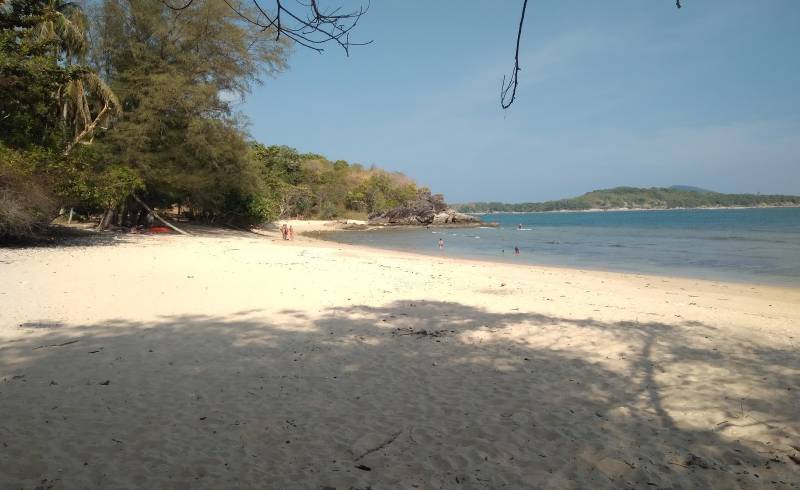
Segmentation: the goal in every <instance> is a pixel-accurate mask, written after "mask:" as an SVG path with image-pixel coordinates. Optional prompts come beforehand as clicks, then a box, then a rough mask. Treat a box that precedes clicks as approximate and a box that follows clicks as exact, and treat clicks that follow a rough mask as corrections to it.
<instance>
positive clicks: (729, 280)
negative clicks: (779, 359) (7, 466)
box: [300, 225, 800, 291]
mask: <svg viewBox="0 0 800 490" xmlns="http://www.w3.org/2000/svg"><path fill="white" fill-rule="evenodd" d="M419 228H425V227H390V228H386V227H376V228H370V229H358V230H348V229H346V228H339V229H334V228H333V225H331V227H325V228H319V229H316V228H312V229H309V230H306V231H304V232H302V233H301V234H300V235H302V236H303V237H305V238H307V239H309V240H313V241H318V242H321V243H328V244H331V245H337V246H344V247H352V248H355V249H359V250H366V251H378V252H381V251H382V252H386V253H389V254H404V255H408V256H410V257H416V258H420V259H422V258H425V259H428V260H430V259H442V260H454V261H463V262H468V263H484V264H502V265H505V266H514V267H533V268H544V269H552V270H568V271H591V272H598V273H608V274H618V275H621V276H638V277H650V278H653V279H657V278H671V279H679V280H688V281H703V282H706V283H717V284H719V283H722V284H736V285H742V286H757V287H770V288H778V289H784V290H790V291H791V290H800V284H797V285H794V284H786V283H778V282H777V281H776V282H756V281H752V280H746V279H737V278H735V277H724V278H723V277H720V278H718V279H714V278H708V277H698V276H691V275H681V274H672V273H664V274H659V273H657V272H651V271H648V272H636V271H625V270H617V269H607V268H603V267H600V266H586V267H577V266H569V265H551V264H540V263H530V262H516V261H514V259H513V255H509V256H508V257H507V258H503V257H497V258H496V259H493V258H488V257H487V258H477V257H458V256H450V255H440V254H438V253H437V252H436V251H435V250H433V249H432V250H431V252H430V253H426V252H419V251H409V250H400V249H394V248H386V247H381V246H369V245H356V244H350V243H343V242H338V241H336V240H328V239H325V238H323V237H322V236H320V235H322V234H326V233H340V232H341V233H346V232H349V231H362V232H380V231H382V230H386V231H397V230H402V229H419ZM455 228H458V227H451V229H455ZM461 228H462V229H465V230H471V229H474V227H461Z"/></svg>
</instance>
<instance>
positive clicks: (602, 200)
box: [455, 186, 800, 213]
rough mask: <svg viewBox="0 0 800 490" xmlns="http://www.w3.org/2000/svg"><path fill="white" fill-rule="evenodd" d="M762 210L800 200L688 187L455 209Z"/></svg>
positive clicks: (603, 191)
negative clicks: (761, 208) (741, 208)
mask: <svg viewBox="0 0 800 490" xmlns="http://www.w3.org/2000/svg"><path fill="white" fill-rule="evenodd" d="M760 206H800V196H782V195H762V194H723V193H720V192H713V191H707V190H704V189H698V188H692V187H688V186H673V187H651V188H639V187H615V188H613V189H601V190H595V191H591V192H587V193H586V194H583V195H581V196H578V197H573V198H571V199H559V200H556V201H545V202H527V203H516V204H508V203H502V202H471V203H465V204H458V205H455V208H456V209H457V210H458V211H460V212H462V213H535V212H544V211H588V210H611V209H678V208H726V207H760Z"/></svg>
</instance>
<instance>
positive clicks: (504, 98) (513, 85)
mask: <svg viewBox="0 0 800 490" xmlns="http://www.w3.org/2000/svg"><path fill="white" fill-rule="evenodd" d="M527 8H528V0H525V1H524V2H522V14H521V15H520V16H519V29H518V30H517V49H516V50H515V51H514V71H512V72H511V76H510V77H509V79H508V83H506V77H503V85H502V88H501V90H500V107H502V108H503V109H508V108H509V107H511V104H513V103H514V99H516V98H517V86H518V85H519V72H520V67H519V42H520V39H522V24H523V22H525V9H527ZM509 92H510V95H509Z"/></svg>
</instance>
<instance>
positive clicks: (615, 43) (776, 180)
mask: <svg viewBox="0 0 800 490" xmlns="http://www.w3.org/2000/svg"><path fill="white" fill-rule="evenodd" d="M330 2H334V3H338V2H337V1H336V0H330ZM330 2H329V4H330ZM683 3H684V8H682V9H680V10H677V9H676V8H675V2H674V1H672V0H648V1H642V0H607V1H603V2H587V1H585V0H558V1H549V2H545V1H540V0H530V2H529V7H528V15H527V17H526V23H525V32H524V34H523V40H522V54H521V66H522V72H521V74H520V89H519V95H518V100H517V102H516V103H515V104H514V105H513V106H512V107H511V109H509V110H508V111H503V110H501V109H500V106H499V92H500V83H501V80H502V77H503V75H504V74H506V73H508V72H509V71H510V69H511V67H512V63H513V48H514V42H515V35H516V26H517V20H518V15H519V10H520V8H521V1H515V0H514V1H512V0H502V1H498V0H493V1H490V0H486V1H477V0H474V1H473V0H462V1H458V2H455V1H450V2H445V1H426V2H422V1H390V0H373V2H372V5H371V8H370V11H369V12H368V14H367V15H366V16H364V17H363V18H362V21H361V23H360V25H359V26H358V28H357V34H356V36H357V37H358V38H360V39H363V40H369V39H372V40H374V43H373V44H371V45H369V46H364V47H357V48H354V49H353V50H352V52H351V55H350V57H349V58H347V57H345V55H344V53H343V52H342V51H341V50H339V49H337V48H335V47H334V46H330V47H329V48H328V49H327V50H326V52H325V53H323V54H321V55H319V54H316V53H314V52H311V51H308V50H305V49H304V48H297V49H295V52H294V53H293V55H292V56H291V58H290V60H289V62H290V69H289V70H288V71H286V72H284V73H281V74H280V75H278V76H277V77H276V78H274V79H272V78H270V79H267V80H265V83H264V84H263V85H262V86H257V87H254V89H253V93H252V94H251V95H250V96H249V97H248V98H247V99H246V101H245V102H244V103H243V104H241V105H240V106H239V109H240V110H241V111H242V112H243V113H244V114H245V115H247V117H248V118H249V121H250V128H249V129H250V132H251V134H252V136H253V137H254V138H255V139H256V140H258V141H261V142H264V143H267V144H285V145H289V146H293V147H295V148H297V149H298V150H300V151H304V152H312V151H313V152H316V153H321V154H323V155H326V156H327V157H328V158H331V159H344V160H348V161H350V162H358V163H361V164H364V165H371V164H375V165H377V166H380V167H383V168H386V169H389V170H397V171H401V172H404V173H406V174H407V175H409V176H411V177H413V178H415V179H416V180H417V181H418V182H419V183H421V184H425V185H428V186H430V187H431V188H432V189H433V190H434V191H436V192H443V193H444V194H445V196H446V198H447V199H448V201H451V202H464V201H470V200H472V201H476V200H499V201H506V202H520V201H540V200H546V199H556V198H561V197H569V196H574V195H579V194H582V193H583V192H586V191H589V190H592V189H599V188H606V187H612V186H617V185H634V186H666V185H672V184H688V185H697V186H700V187H706V188H710V189H714V190H719V191H722V192H761V193H790V194H800V54H798V49H800V28H798V26H800V1H797V0H758V1H752V0H684V2H683ZM323 4H324V3H323Z"/></svg>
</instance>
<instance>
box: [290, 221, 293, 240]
mask: <svg viewBox="0 0 800 490" xmlns="http://www.w3.org/2000/svg"><path fill="white" fill-rule="evenodd" d="M289 240H294V228H292V225H289Z"/></svg>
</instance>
